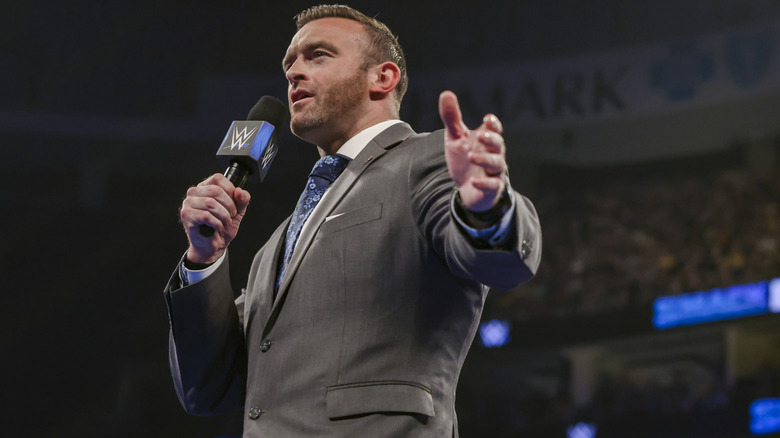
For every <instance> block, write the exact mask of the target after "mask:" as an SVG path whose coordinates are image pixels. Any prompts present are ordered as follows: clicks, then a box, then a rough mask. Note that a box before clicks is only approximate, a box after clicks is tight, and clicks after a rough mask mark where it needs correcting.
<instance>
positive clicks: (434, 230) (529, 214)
mask: <svg viewBox="0 0 780 438" xmlns="http://www.w3.org/2000/svg"><path fill="white" fill-rule="evenodd" d="M415 147H416V148H417V149H416V151H415V157H414V158H413V162H412V163H411V165H410V171H409V181H410V187H411V189H412V193H411V196H412V206H413V213H414V215H415V221H416V222H417V226H418V228H419V229H420V232H421V233H422V234H423V235H424V236H425V237H426V238H427V240H428V241H429V242H431V244H432V245H433V247H434V250H435V251H436V253H437V254H439V256H440V257H442V258H443V259H444V260H445V261H446V263H447V266H448V267H449V269H450V270H451V271H452V272H453V274H455V275H457V276H459V277H462V278H467V279H471V280H476V281H478V282H480V283H482V284H484V285H486V286H489V287H492V288H497V289H511V288H513V287H515V286H517V285H519V284H520V283H522V282H524V281H526V280H528V279H530V278H531V277H532V276H533V275H534V274H535V273H536V270H537V268H538V267H539V262H540V259H541V248H542V235H541V227H540V225H539V218H538V216H537V214H536V209H535V208H534V206H533V204H532V203H531V201H529V200H528V199H527V198H526V197H524V196H522V195H520V194H519V193H516V192H514V193H513V195H512V196H515V211H514V217H513V220H512V222H511V225H510V226H511V228H512V229H511V230H510V231H509V232H510V237H509V239H508V241H507V242H505V243H504V244H502V245H500V246H499V247H490V246H487V245H483V244H480V242H475V241H474V239H472V238H471V237H470V236H468V235H467V233H466V232H465V231H464V230H463V229H462V228H461V227H460V226H459V225H458V224H457V221H456V220H455V218H454V217H453V215H452V211H451V208H450V205H451V202H452V197H453V196H454V193H455V191H454V189H455V183H454V182H453V181H452V179H451V178H450V176H449V172H448V170H447V163H446V159H445V157H444V133H443V131H437V132H434V133H432V134H430V135H428V136H427V137H425V138H424V141H422V142H420V144H419V145H417V146H415Z"/></svg>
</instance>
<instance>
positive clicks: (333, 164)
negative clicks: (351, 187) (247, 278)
mask: <svg viewBox="0 0 780 438" xmlns="http://www.w3.org/2000/svg"><path fill="white" fill-rule="evenodd" d="M347 164H349V158H347V157H345V156H343V155H326V156H324V157H322V158H320V159H319V161H317V163H316V164H315V165H314V168H312V170H311V173H310V174H309V180H308V181H307V182H306V188H305V189H304V190H303V193H301V197H300V198H299V199H298V204H297V205H296V206H295V211H293V215H292V219H290V225H288V226H287V238H286V239H285V241H284V254H283V256H282V263H281V265H280V267H279V275H278V276H277V277H276V289H275V291H276V290H279V286H281V284H282V279H283V278H284V272H285V271H286V270H287V265H288V264H289V263H290V259H291V258H292V255H293V251H294V250H295V242H296V241H297V240H298V236H299V235H300V234H301V229H302V228H303V224H304V223H305V222H306V220H307V219H308V218H309V216H310V215H311V212H312V210H314V207H316V206H317V203H318V202H320V199H322V195H324V194H325V190H327V188H328V186H330V183H332V182H333V181H335V180H336V178H338V177H339V175H341V172H343V171H344V169H345V168H346V167H347Z"/></svg>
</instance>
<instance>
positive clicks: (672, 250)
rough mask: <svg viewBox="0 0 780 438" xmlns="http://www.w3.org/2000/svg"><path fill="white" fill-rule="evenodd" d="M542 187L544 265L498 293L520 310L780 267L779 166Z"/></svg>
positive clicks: (768, 273)
mask: <svg viewBox="0 0 780 438" xmlns="http://www.w3.org/2000/svg"><path fill="white" fill-rule="evenodd" d="M594 179H596V178H594ZM542 190H543V191H542V193H541V194H540V195H539V196H538V197H537V199H535V201H536V204H537V207H538V209H539V215H540V218H541V221H542V230H543V236H544V250H543V259H542V265H541V268H540V271H539V274H538V276H537V277H536V278H535V279H534V280H533V281H532V282H531V283H529V284H528V285H527V286H526V287H525V288H524V289H523V293H521V294H507V295H502V296H501V298H500V299H501V300H504V302H503V303H502V305H500V306H499V307H504V308H505V309H507V308H509V309H511V312H512V315H511V316H512V317H514V318H518V319H524V318H529V317H531V316H535V317H536V316H550V315H557V316H567V315H571V314H573V313H596V312H602V311H609V310H615V309H619V308H623V307H625V306H634V305H645V304H647V303H651V302H652V301H653V300H654V299H655V298H657V297H659V296H663V295H673V294H680V293H685V292H695V291H701V290H709V289H713V288H717V287H724V286H730V285H734V284H743V283H749V282H754V281H763V280H768V279H771V278H775V277H778V276H780V178H777V177H776V173H775V172H769V173H768V174H765V175H764V176H758V175H755V174H753V173H751V172H750V171H748V170H747V169H745V168H723V169H718V170H710V171H708V172H691V173H686V172H674V173H673V174H671V175H669V174H665V173H664V171H663V168H662V166H659V168H658V169H657V171H655V172H653V174H652V176H648V175H647V174H646V173H645V174H643V175H641V176H640V175H626V174H623V175H621V176H616V177H615V178H606V179H605V178H599V179H598V180H597V181H596V182H594V183H591V182H589V181H585V182H584V184H568V185H564V186H562V187H545V188H543V189H542Z"/></svg>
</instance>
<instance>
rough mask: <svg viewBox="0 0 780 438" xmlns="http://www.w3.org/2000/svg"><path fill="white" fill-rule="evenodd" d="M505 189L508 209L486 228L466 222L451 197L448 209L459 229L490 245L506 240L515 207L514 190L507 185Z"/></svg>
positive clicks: (494, 245)
mask: <svg viewBox="0 0 780 438" xmlns="http://www.w3.org/2000/svg"><path fill="white" fill-rule="evenodd" d="M506 190H507V196H508V197H509V202H510V205H509V209H507V211H506V212H504V215H503V216H501V219H499V221H498V222H497V223H496V224H494V225H493V226H490V227H488V228H482V229H478V228H474V227H473V226H471V225H469V224H467V223H466V221H465V219H464V218H462V217H461V215H459V214H458V209H457V208H455V196H454V195H453V197H452V200H451V201H450V211H451V212H452V216H453V217H454V218H455V221H457V222H458V225H460V227H461V229H463V231H465V232H466V234H468V235H469V236H471V237H472V238H474V239H477V240H480V241H483V242H487V243H488V244H489V245H490V246H492V247H497V246H500V245H501V244H503V243H504V242H506V241H507V239H508V238H509V235H510V234H511V233H510V231H511V229H512V220H513V218H514V216H515V209H516V208H517V207H516V202H515V195H514V192H513V191H512V188H511V187H509V185H507V186H506Z"/></svg>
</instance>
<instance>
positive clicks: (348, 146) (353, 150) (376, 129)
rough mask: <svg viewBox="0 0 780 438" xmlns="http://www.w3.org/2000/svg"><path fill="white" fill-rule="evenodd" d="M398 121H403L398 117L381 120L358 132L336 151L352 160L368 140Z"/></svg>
mask: <svg viewBox="0 0 780 438" xmlns="http://www.w3.org/2000/svg"><path fill="white" fill-rule="evenodd" d="M396 123H401V121H400V120H398V119H393V120H385V121H384V122H379V123H377V124H376V125H374V126H370V127H368V128H366V129H364V130H362V131H360V132H358V133H357V134H356V135H355V136H354V137H352V138H350V139H349V140H347V142H346V143H344V144H343V145H341V147H340V148H339V150H338V152H336V153H337V154H339V155H344V156H345V157H347V158H349V159H350V160H354V159H355V157H357V156H358V154H359V153H360V151H362V150H363V148H365V147H366V145H367V144H368V142H370V141H371V140H372V139H373V138H374V137H376V136H377V135H379V133H381V132H382V131H384V130H385V129H387V128H389V127H390V126H392V125H395V124H396Z"/></svg>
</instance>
